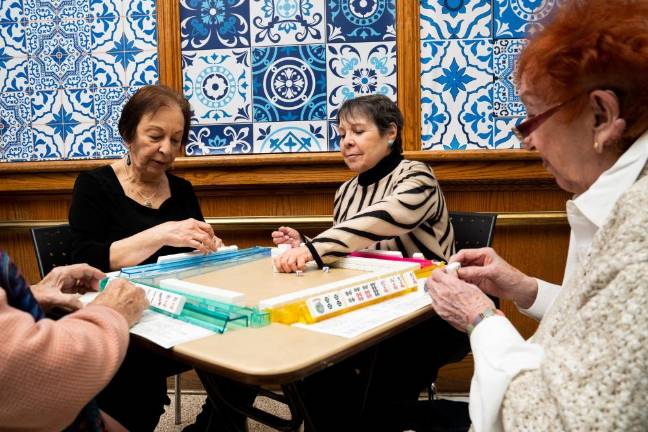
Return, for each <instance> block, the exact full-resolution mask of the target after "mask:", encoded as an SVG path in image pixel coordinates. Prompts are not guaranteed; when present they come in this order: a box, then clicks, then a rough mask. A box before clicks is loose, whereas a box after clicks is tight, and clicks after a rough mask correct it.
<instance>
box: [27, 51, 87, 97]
mask: <svg viewBox="0 0 648 432" xmlns="http://www.w3.org/2000/svg"><path fill="white" fill-rule="evenodd" d="M91 82H92V59H91V58H90V56H88V55H78V54H74V55H65V56H63V55H56V56H44V57H30V58H29V85H30V86H31V87H32V88H33V89H34V90H49V89H59V88H66V87H77V88H78V87H83V88H87V87H89V86H90V84H91Z"/></svg>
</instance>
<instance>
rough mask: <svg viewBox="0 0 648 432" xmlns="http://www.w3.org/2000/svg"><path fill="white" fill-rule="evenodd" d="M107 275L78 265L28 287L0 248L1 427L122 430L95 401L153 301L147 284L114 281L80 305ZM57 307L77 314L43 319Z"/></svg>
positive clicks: (50, 429)
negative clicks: (83, 296) (81, 298)
mask: <svg viewBox="0 0 648 432" xmlns="http://www.w3.org/2000/svg"><path fill="white" fill-rule="evenodd" d="M103 277H105V275H104V274H103V273H102V272H101V271H99V270H97V269H95V268H92V267H90V266H88V265H87V264H75V265H71V266H64V267H56V268H55V269H54V270H52V271H51V272H50V273H49V274H48V275H47V276H45V277H44V278H43V280H42V281H40V282H39V283H37V284H35V285H32V286H31V287H29V285H28V284H27V282H26V281H25V279H24V278H23V277H22V275H21V274H20V271H19V270H18V269H17V268H16V266H15V265H14V264H13V262H12V261H11V259H10V258H9V256H8V255H6V254H5V253H4V252H3V251H1V250H0V325H1V326H2V329H3V331H2V334H1V336H0V359H1V360H0V380H1V381H2V390H0V425H2V427H1V428H2V429H3V430H30V431H53V430H62V429H63V428H66V427H67V428H66V429H65V430H66V431H76V430H86V429H83V428H82V425H83V424H86V425H87V424H93V425H96V427H97V428H100V427H101V428H102V429H101V430H109V431H119V430H123V427H122V426H121V425H119V424H117V423H116V422H115V421H114V420H113V419H112V418H111V417H110V416H107V415H106V414H105V413H100V412H99V410H98V408H97V405H96V403H95V402H94V401H92V402H90V400H91V399H92V398H93V397H94V396H95V395H96V394H97V392H98V391H99V390H101V389H102V388H103V387H104V386H105V385H106V384H107V383H108V381H109V380H110V378H111V377H112V376H113V375H114V374H115V372H116V371H117V368H118V367H119V365H120V363H121V361H122V360H123V359H124V355H125V354H126V347H127V346H128V328H129V327H130V326H132V325H133V324H134V323H135V322H136V321H137V320H138V319H139V317H140V316H141V314H142V312H143V311H144V309H146V307H147V305H148V302H147V301H146V298H145V296H144V291H143V290H142V289H140V288H137V287H136V286H134V285H133V284H131V283H129V282H128V281H126V280H123V279H117V280H116V281H113V282H111V283H110V284H109V285H108V286H107V288H106V290H105V291H104V292H102V293H101V294H99V295H98V296H97V298H96V299H95V300H94V301H93V302H92V303H90V304H89V305H88V306H87V307H85V308H82V305H81V303H80V302H79V300H78V296H77V292H85V291H96V290H97V287H98V284H99V279H101V278H103ZM52 307H64V308H66V309H68V310H74V311H75V312H73V313H70V314H69V315H68V316H66V317H65V318H63V319H60V320H58V321H52V320H49V319H45V315H44V312H45V311H46V310H47V309H49V308H52ZM77 309H79V310H77ZM88 402H90V403H88ZM75 417H76V420H75ZM88 430H89V429H88ZM93 430H94V429H93Z"/></svg>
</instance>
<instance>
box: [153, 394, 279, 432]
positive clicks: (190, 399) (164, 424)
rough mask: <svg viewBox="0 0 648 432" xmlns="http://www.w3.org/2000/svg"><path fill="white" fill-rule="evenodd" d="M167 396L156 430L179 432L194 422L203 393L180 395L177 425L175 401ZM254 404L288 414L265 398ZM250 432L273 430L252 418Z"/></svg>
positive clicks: (203, 396) (202, 399) (160, 431)
mask: <svg viewBox="0 0 648 432" xmlns="http://www.w3.org/2000/svg"><path fill="white" fill-rule="evenodd" d="M169 398H171V405H170V406H168V407H167V409H166V411H165V413H164V415H163V416H162V417H161V418H160V423H159V424H158V426H157V428H155V430H156V432H179V431H181V430H182V428H184V427H185V426H187V425H189V424H191V423H193V422H194V419H195V418H196V416H197V415H198V413H199V412H200V409H201V407H202V404H203V402H204V401H205V395H204V394H184V391H183V395H182V403H181V407H182V417H181V418H182V423H181V424H179V425H176V424H175V402H174V397H173V394H172V393H169ZM255 405H256V406H257V407H258V408H261V409H263V410H265V411H268V412H271V413H274V414H277V415H279V416H281V417H284V418H285V417H287V416H288V415H289V411H288V408H287V407H286V406H285V405H283V404H280V403H277V402H275V401H272V400H269V399H266V398H261V397H259V398H257V400H256V402H255ZM249 429H250V432H270V431H274V429H271V428H269V427H267V426H265V425H262V424H259V423H257V422H255V421H254V420H250V421H249Z"/></svg>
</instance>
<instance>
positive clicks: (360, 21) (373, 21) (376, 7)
mask: <svg viewBox="0 0 648 432" xmlns="http://www.w3.org/2000/svg"><path fill="white" fill-rule="evenodd" d="M404 1H408V0H404ZM395 22H396V0H329V1H328V9H327V23H328V41H329V42H379V41H386V40H396V30H395Z"/></svg>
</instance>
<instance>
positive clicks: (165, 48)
mask: <svg viewBox="0 0 648 432" xmlns="http://www.w3.org/2000/svg"><path fill="white" fill-rule="evenodd" d="M157 31H158V61H159V71H160V84H164V85H167V86H169V87H171V88H173V89H175V90H177V91H179V92H180V93H182V61H181V48H180V2H179V1H176V0H158V1H157Z"/></svg>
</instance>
